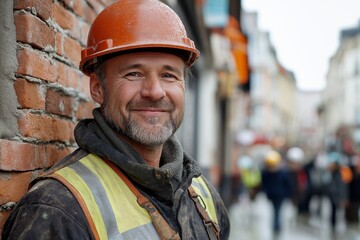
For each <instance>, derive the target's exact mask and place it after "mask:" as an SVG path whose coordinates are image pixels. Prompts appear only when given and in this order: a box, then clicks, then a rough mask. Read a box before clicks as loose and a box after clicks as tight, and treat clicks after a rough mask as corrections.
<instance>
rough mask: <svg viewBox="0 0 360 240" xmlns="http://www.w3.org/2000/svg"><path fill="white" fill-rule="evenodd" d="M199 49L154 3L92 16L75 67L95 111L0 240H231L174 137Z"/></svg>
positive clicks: (221, 211)
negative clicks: (73, 148)
mask: <svg viewBox="0 0 360 240" xmlns="http://www.w3.org/2000/svg"><path fill="white" fill-rule="evenodd" d="M198 57H199V51H198V50H197V49H196V48H195V45H194V43H193V42H192V40H191V39H189V38H188V37H187V34H186V31H185V28H184V25H183V23H182V22H181V20H180V18H179V17H178V16H177V15H176V13H175V12H174V11H173V10H172V9H170V8H169V7H168V6H167V5H165V4H163V3H162V2H160V1H157V0H122V1H119V2H117V3H114V4H113V5H111V6H109V7H107V8H106V9H105V10H104V11H103V12H101V13H100V14H99V16H98V17H97V18H96V19H95V21H94V23H93V25H92V27H91V29H90V32H89V36H88V47H87V48H86V49H84V50H83V51H82V58H81V62H80V70H81V71H83V72H84V73H85V74H86V75H88V76H90V93H91V96H92V98H93V99H94V101H96V102H97V103H99V105H100V107H99V108H97V109H94V110H93V115H94V118H93V119H86V120H82V121H80V122H79V123H78V125H77V126H76V128H75V132H74V134H75V139H76V142H77V143H78V145H79V148H78V149H77V150H76V151H75V152H74V153H72V154H70V155H69V156H68V157H66V158H64V159H63V160H61V161H60V162H59V163H57V164H56V165H55V166H54V167H52V168H51V169H50V170H49V171H47V172H46V173H45V174H44V175H43V176H41V177H40V178H39V179H37V180H36V181H35V182H34V184H33V187H32V188H31V189H30V191H29V192H28V193H27V194H26V195H25V196H24V198H23V199H22V200H21V201H20V202H19V203H18V204H17V206H16V207H15V209H14V210H13V212H12V214H11V215H10V217H9V219H8V221H7V222H6V224H5V226H4V230H3V239H129V240H130V239H131V240H133V239H141V240H142V239H201V240H203V239H228V237H229V228H230V223H229V218H228V214H227V211H226V209H225V207H224V204H223V202H222V200H221V198H220V196H219V194H218V193H217V192H216V190H215V188H214V186H212V184H211V183H210V182H209V181H208V180H206V179H205V178H204V177H203V176H202V175H201V172H200V169H199V167H198V165H197V163H196V161H194V160H193V159H192V158H191V157H190V156H188V155H187V154H186V153H185V152H184V151H183V149H182V146H181V144H180V143H179V141H178V140H177V139H176V137H175V135H174V133H175V132H176V130H177V129H178V128H179V126H180V124H181V122H182V119H183V115H184V102H185V89H186V86H185V79H186V77H187V72H188V71H189V68H190V67H191V65H193V64H194V62H195V60H196V59H197V58H198Z"/></svg>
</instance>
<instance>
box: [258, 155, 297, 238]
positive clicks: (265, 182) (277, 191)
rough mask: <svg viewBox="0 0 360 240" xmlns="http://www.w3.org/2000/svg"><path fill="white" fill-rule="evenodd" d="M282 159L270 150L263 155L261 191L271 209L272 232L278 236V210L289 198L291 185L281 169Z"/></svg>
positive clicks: (279, 221)
mask: <svg viewBox="0 0 360 240" xmlns="http://www.w3.org/2000/svg"><path fill="white" fill-rule="evenodd" d="M281 163H282V157H281V155H280V153H278V152H277V151H274V150H271V151H269V152H268V153H267V154H266V155H265V159H264V164H265V165H264V168H263V170H262V177H261V178H262V190H263V191H264V193H265V194H266V196H267V198H268V199H269V200H270V202H271V204H272V207H273V226H272V227H273V231H274V234H275V235H278V234H279V233H280V231H281V225H282V224H281V219H280V210H281V207H282V204H283V201H284V200H285V199H286V198H289V196H290V193H291V184H290V179H289V175H288V172H287V171H286V169H285V168H283V167H282V165H281Z"/></svg>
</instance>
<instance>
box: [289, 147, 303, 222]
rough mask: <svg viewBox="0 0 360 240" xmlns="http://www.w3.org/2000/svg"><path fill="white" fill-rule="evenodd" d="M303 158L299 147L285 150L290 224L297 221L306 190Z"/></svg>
mask: <svg viewBox="0 0 360 240" xmlns="http://www.w3.org/2000/svg"><path fill="white" fill-rule="evenodd" d="M304 160H305V153H304V151H303V150H302V149H301V148H299V147H292V148H289V149H288V151H287V152H286V165H287V169H288V173H289V179H290V184H291V195H290V199H291V203H292V208H291V209H292V214H291V219H290V221H291V224H292V225H295V224H296V222H297V221H296V219H297V218H298V212H299V208H300V204H301V203H302V202H303V201H304V199H305V197H306V191H307V190H308V177H307V173H306V171H305V169H304Z"/></svg>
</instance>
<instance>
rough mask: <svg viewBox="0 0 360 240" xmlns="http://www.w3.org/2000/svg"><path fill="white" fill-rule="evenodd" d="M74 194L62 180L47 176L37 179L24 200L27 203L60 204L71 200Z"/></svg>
mask: <svg viewBox="0 0 360 240" xmlns="http://www.w3.org/2000/svg"><path fill="white" fill-rule="evenodd" d="M72 199H74V196H73V195H72V193H71V192H70V191H69V189H68V188H67V187H66V186H65V185H63V184H62V183H61V182H59V181H57V180H55V179H51V178H46V179H41V180H38V181H36V183H35V184H34V185H33V186H32V187H31V189H30V190H29V192H28V193H27V194H26V195H25V196H24V198H23V201H25V203H27V204H48V205H58V204H59V203H61V202H64V201H66V202H71V200H72Z"/></svg>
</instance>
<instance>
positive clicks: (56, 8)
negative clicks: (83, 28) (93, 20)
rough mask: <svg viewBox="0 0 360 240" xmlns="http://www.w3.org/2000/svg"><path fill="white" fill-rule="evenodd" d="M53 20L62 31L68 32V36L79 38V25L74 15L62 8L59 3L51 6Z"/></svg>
mask: <svg viewBox="0 0 360 240" xmlns="http://www.w3.org/2000/svg"><path fill="white" fill-rule="evenodd" d="M53 20H54V21H55V22H56V23H57V24H59V26H60V27H61V28H62V29H64V30H69V31H70V35H71V36H73V37H75V38H79V37H80V33H79V23H78V20H77V18H76V16H75V15H74V14H72V13H71V12H70V11H68V10H66V9H65V8H63V7H62V6H61V5H60V4H59V3H54V4H53Z"/></svg>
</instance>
